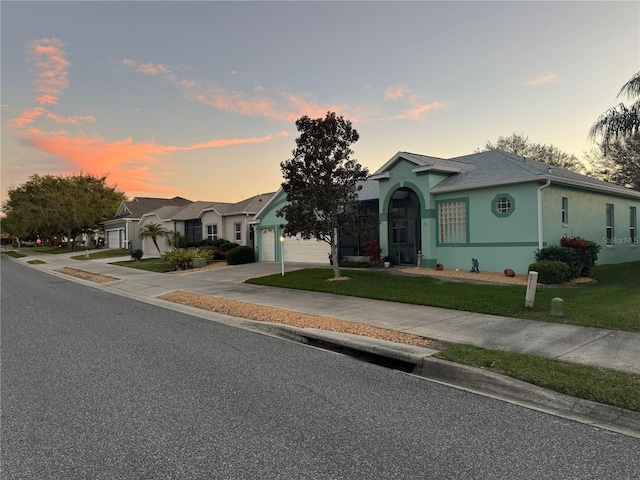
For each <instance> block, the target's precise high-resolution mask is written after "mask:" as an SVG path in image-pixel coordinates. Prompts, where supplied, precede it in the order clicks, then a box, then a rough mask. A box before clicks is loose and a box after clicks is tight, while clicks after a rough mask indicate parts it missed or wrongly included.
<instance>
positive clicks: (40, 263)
mask: <svg viewBox="0 0 640 480" xmlns="http://www.w3.org/2000/svg"><path fill="white" fill-rule="evenodd" d="M27 263H30V264H31V265H42V264H43V263H47V262H43V261H42V260H29V261H27Z"/></svg>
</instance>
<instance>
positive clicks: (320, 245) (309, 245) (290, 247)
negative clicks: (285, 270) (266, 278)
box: [284, 237, 331, 263]
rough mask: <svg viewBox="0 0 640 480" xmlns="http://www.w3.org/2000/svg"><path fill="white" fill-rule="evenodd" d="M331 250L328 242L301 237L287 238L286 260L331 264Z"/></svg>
mask: <svg viewBox="0 0 640 480" xmlns="http://www.w3.org/2000/svg"><path fill="white" fill-rule="evenodd" d="M330 251H331V249H330V247H329V244H328V243H327V242H323V241H321V240H316V239H310V240H304V239H302V238H299V237H285V240H284V259H285V261H287V262H303V263H329V253H330Z"/></svg>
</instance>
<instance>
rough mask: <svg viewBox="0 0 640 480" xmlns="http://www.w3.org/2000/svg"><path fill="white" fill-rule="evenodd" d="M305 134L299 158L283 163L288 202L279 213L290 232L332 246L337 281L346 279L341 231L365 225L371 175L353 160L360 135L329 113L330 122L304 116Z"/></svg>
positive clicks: (298, 142)
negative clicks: (362, 217) (363, 192)
mask: <svg viewBox="0 0 640 480" xmlns="http://www.w3.org/2000/svg"><path fill="white" fill-rule="evenodd" d="M296 127H297V129H298V132H300V136H299V137H298V138H297V139H296V148H295V149H294V150H293V152H292V153H293V158H291V159H289V160H286V161H284V162H282V163H281V164H280V168H281V169H282V173H283V176H284V179H285V181H284V182H283V184H282V188H283V190H284V192H285V193H286V195H287V201H288V204H287V205H286V206H284V207H282V209H280V210H278V212H277V214H278V216H280V217H284V218H285V219H286V221H287V225H286V226H285V230H284V234H285V235H287V236H293V235H297V234H300V235H301V236H302V238H304V239H311V238H315V239H318V240H322V241H324V242H327V243H328V244H329V245H330V247H331V257H332V259H333V272H334V277H335V278H339V277H340V267H339V265H338V239H337V236H338V231H340V232H342V233H350V232H353V231H355V230H357V228H358V225H359V217H358V209H357V208H354V205H356V204H357V201H358V190H359V189H360V188H362V187H360V186H359V185H358V182H361V181H364V180H366V179H367V177H368V176H369V171H368V170H367V169H366V168H363V167H362V166H361V165H360V164H359V163H358V162H357V161H356V160H355V159H353V158H351V155H352V154H353V150H352V149H351V145H352V144H353V143H355V142H357V141H358V138H359V135H358V132H357V131H356V129H355V128H353V126H352V124H351V122H350V121H349V120H345V119H344V118H343V117H342V116H340V117H338V116H336V114H335V113H334V112H327V115H326V116H325V117H324V118H317V119H311V118H309V117H308V116H306V115H305V116H303V117H301V118H299V119H298V120H297V121H296Z"/></svg>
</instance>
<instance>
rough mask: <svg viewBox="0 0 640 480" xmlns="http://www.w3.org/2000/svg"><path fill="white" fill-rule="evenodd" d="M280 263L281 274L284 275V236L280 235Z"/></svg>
mask: <svg viewBox="0 0 640 480" xmlns="http://www.w3.org/2000/svg"><path fill="white" fill-rule="evenodd" d="M280 263H281V264H282V276H283V277H284V236H283V235H280Z"/></svg>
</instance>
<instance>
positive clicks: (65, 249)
mask: <svg viewBox="0 0 640 480" xmlns="http://www.w3.org/2000/svg"><path fill="white" fill-rule="evenodd" d="M93 249H94V247H83V246H80V245H74V246H73V251H74V252H84V251H85V250H93ZM20 251H22V252H39V253H52V254H58V253H71V251H72V250H71V249H70V248H68V247H51V246H48V245H44V246H42V247H21V248H20Z"/></svg>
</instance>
